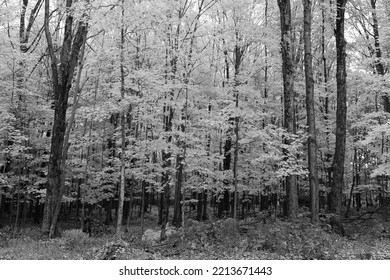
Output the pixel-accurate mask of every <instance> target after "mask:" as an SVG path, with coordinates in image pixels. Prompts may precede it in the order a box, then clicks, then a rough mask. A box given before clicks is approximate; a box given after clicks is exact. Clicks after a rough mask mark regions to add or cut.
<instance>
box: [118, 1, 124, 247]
mask: <svg viewBox="0 0 390 280" xmlns="http://www.w3.org/2000/svg"><path fill="white" fill-rule="evenodd" d="M124 18H125V8H124V0H122V28H121V44H120V60H121V65H120V72H121V89H120V90H121V98H122V100H124V98H125V71H124V45H125V29H124ZM121 142H122V143H121V171H120V172H121V176H120V177H121V180H120V186H119V199H118V215H117V222H116V234H115V238H116V239H117V240H119V239H121V238H122V223H123V221H122V220H123V204H124V201H125V185H126V177H125V176H126V174H125V170H126V163H125V153H126V114H125V112H124V111H122V112H121Z"/></svg>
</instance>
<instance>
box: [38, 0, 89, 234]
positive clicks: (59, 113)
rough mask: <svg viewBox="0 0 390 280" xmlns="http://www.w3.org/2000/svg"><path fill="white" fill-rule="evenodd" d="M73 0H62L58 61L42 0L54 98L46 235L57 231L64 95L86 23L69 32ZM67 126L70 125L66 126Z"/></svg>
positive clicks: (62, 172)
mask: <svg viewBox="0 0 390 280" xmlns="http://www.w3.org/2000/svg"><path fill="white" fill-rule="evenodd" d="M72 4H73V0H66V5H65V7H66V9H67V11H66V19H65V27H64V38H63V42H62V45H61V52H60V55H59V61H58V60H57V54H56V51H55V47H54V43H53V40H52V36H51V32H50V26H49V24H50V23H49V21H50V1H49V0H45V23H44V27H45V35H46V41H47V45H48V53H49V57H50V60H51V82H52V88H53V98H54V120H53V128H52V137H51V146H50V159H49V168H48V175H47V187H46V201H45V211H44V217H43V223H42V230H43V231H44V232H47V233H48V234H49V236H53V235H54V234H56V232H57V220H58V214H59V212H60V208H61V202H62V196H63V192H64V187H65V170H64V168H65V164H64V163H65V160H66V148H67V147H66V146H64V137H65V130H66V110H67V108H68V96H69V91H70V89H71V87H72V80H73V74H74V72H75V68H76V66H77V61H78V59H79V53H80V50H81V47H82V45H83V43H85V40H86V36H87V32H88V24H87V16H86V14H84V15H83V18H80V19H76V21H77V30H76V32H75V33H73V24H74V21H75V19H74V15H73V11H72V9H71V8H72ZM68 125H71V124H68Z"/></svg>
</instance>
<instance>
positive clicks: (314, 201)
mask: <svg viewBox="0 0 390 280" xmlns="http://www.w3.org/2000/svg"><path fill="white" fill-rule="evenodd" d="M303 6H304V16H303V17H304V23H303V28H304V31H303V32H304V44H305V78H306V114H307V126H308V133H309V135H308V140H307V150H308V167H309V168H308V169H309V185H310V209H311V221H312V223H316V222H318V212H319V205H318V204H319V192H318V177H317V172H318V170H317V141H316V139H317V137H316V133H317V132H316V119H315V110H314V80H313V65H312V60H313V59H312V52H311V40H312V37H311V22H312V14H311V10H312V1H311V0H303Z"/></svg>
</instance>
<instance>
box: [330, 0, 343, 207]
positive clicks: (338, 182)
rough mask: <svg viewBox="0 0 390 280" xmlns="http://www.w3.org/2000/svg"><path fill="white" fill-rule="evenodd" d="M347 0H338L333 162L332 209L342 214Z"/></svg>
mask: <svg viewBox="0 0 390 280" xmlns="http://www.w3.org/2000/svg"><path fill="white" fill-rule="evenodd" d="M346 2H347V0H337V17H336V30H335V36H336V52H337V69H336V82H337V108H336V149H335V153H334V157H333V164H332V171H333V177H332V191H331V204H330V208H331V209H330V210H331V211H333V212H335V213H336V214H338V215H341V205H342V192H343V187H344V161H345V144H346V133H347V130H346V129H347V128H346V124H347V87H346V86H347V85H346V77H347V73H346V63H345V60H346V41H345V36H344V21H345V5H346Z"/></svg>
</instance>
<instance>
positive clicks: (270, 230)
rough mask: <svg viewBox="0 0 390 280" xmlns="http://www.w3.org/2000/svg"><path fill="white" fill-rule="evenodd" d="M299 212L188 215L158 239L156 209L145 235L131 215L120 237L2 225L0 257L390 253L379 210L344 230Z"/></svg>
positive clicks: (389, 233) (388, 225) (387, 226)
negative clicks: (51, 233)
mask: <svg viewBox="0 0 390 280" xmlns="http://www.w3.org/2000/svg"><path fill="white" fill-rule="evenodd" d="M300 212H301V213H300V215H299V218H298V220H297V221H295V222H294V223H291V222H288V221H285V220H283V219H279V218H276V217H273V216H272V215H270V216H268V217H265V216H263V217H255V218H251V219H247V220H245V221H244V220H243V221H239V222H236V221H235V220H233V219H231V218H228V219H223V220H215V221H207V222H197V221H194V220H191V219H188V220H186V223H185V227H184V230H179V231H176V230H174V229H172V228H169V229H168V234H169V237H168V239H167V240H166V241H164V242H159V241H158V240H157V239H158V236H159V228H158V227H157V226H155V225H156V220H155V219H156V215H146V216H145V219H144V228H145V229H148V230H146V231H145V232H144V234H143V235H141V232H142V227H141V222H140V221H133V222H132V223H131V224H130V227H129V230H128V231H127V232H125V233H124V234H123V241H120V242H118V241H117V242H115V241H113V232H114V230H113V228H111V229H110V228H108V229H107V231H106V233H105V234H103V235H100V236H92V237H89V236H88V235H87V234H85V233H83V232H82V231H81V230H78V229H77V230H76V229H66V230H63V232H62V235H61V237H58V238H53V239H49V238H47V237H44V236H42V233H41V232H40V229H39V227H37V226H27V227H25V228H23V229H22V230H21V231H20V232H19V233H18V234H17V235H16V236H14V237H13V238H11V237H10V236H11V232H12V228H11V227H10V226H4V227H3V228H2V229H0V259H17V260H25V259H33V260H48V259H57V260H65V259H70V260H77V259H87V260H90V259H149V260H150V259H157V260H160V259H184V260H188V259H191V260H194V259H232V260H236V259H239V260H242V259H269V260H281V259H338V260H340V259H352V260H354V259H390V222H384V221H383V219H382V216H381V215H380V214H378V213H366V215H363V216H362V215H360V216H358V215H355V216H353V217H351V218H350V219H348V220H345V219H344V220H343V226H344V229H345V234H344V235H342V234H340V228H338V227H337V225H336V226H335V225H334V224H332V223H329V217H325V216H323V217H322V218H321V222H320V223H318V224H316V225H313V224H311V223H310V219H309V214H308V212H305V211H300ZM360 214H362V213H360ZM63 226H65V227H66V226H68V227H71V223H70V222H68V223H67V224H65V225H63ZM65 227H64V228H65Z"/></svg>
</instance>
